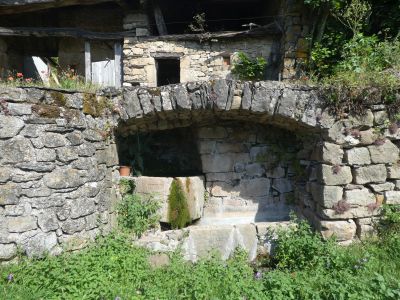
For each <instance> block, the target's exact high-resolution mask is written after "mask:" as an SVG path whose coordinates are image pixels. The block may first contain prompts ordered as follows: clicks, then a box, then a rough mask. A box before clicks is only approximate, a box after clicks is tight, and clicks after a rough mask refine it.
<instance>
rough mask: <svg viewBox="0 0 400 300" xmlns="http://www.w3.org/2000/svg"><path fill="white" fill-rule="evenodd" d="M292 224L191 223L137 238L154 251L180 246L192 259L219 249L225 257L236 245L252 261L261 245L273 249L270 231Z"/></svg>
mask: <svg viewBox="0 0 400 300" xmlns="http://www.w3.org/2000/svg"><path fill="white" fill-rule="evenodd" d="M289 224H290V222H263V223H247V224H236V225H232V224H220V225H212V226H210V225H202V226H190V227H188V228H185V229H182V230H171V231H163V232H161V231H158V232H154V233H149V234H147V235H144V236H143V237H142V238H141V239H139V240H137V241H135V244H136V245H139V246H144V247H147V248H148V249H150V250H152V251H154V252H172V251H175V250H177V249H181V250H182V254H183V256H184V258H185V259H186V260H190V261H196V260H198V259H199V258H201V257H207V256H209V255H210V252H217V253H219V254H220V255H221V258H222V259H227V258H229V257H230V256H231V255H232V254H233V253H234V251H235V250H236V249H237V248H242V249H243V250H245V251H246V252H247V253H248V259H249V260H250V261H251V260H254V259H255V258H256V256H257V251H258V250H260V247H261V248H263V249H261V250H262V251H263V252H267V253H270V251H271V247H272V246H273V245H272V244H273V241H272V240H271V238H270V237H269V235H267V232H269V231H271V230H274V229H276V228H278V227H287V226H289Z"/></svg>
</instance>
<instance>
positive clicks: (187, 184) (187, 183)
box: [185, 178, 191, 194]
mask: <svg viewBox="0 0 400 300" xmlns="http://www.w3.org/2000/svg"><path fill="white" fill-rule="evenodd" d="M185 184H186V192H187V193H188V194H189V193H190V184H191V181H190V178H186V180H185Z"/></svg>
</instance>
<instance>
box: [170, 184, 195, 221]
mask: <svg viewBox="0 0 400 300" xmlns="http://www.w3.org/2000/svg"><path fill="white" fill-rule="evenodd" d="M168 220H169V222H170V224H171V227H172V228H173V229H176V228H183V227H185V226H186V225H188V224H189V223H190V221H191V218H190V213H189V207H188V203H187V196H186V193H185V190H184V187H183V184H182V182H181V181H180V180H179V179H177V178H174V180H173V181H172V183H171V187H170V190H169V196H168Z"/></svg>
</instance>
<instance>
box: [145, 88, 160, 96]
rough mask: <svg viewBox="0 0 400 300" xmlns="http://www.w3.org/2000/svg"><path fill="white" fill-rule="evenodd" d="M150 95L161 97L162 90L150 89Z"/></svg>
mask: <svg viewBox="0 0 400 300" xmlns="http://www.w3.org/2000/svg"><path fill="white" fill-rule="evenodd" d="M148 91H149V94H150V95H152V96H161V89H160V88H158V87H156V88H150V89H148Z"/></svg>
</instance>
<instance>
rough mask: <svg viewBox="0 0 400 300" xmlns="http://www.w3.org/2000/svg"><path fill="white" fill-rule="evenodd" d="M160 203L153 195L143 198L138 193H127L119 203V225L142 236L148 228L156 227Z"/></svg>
mask: <svg viewBox="0 0 400 300" xmlns="http://www.w3.org/2000/svg"><path fill="white" fill-rule="evenodd" d="M159 208H160V204H159V202H158V201H156V200H155V199H154V198H153V197H151V196H150V197H148V198H146V199H145V198H143V197H141V196H139V195H137V194H131V193H128V194H125V195H124V196H123V198H122V201H121V203H120V204H119V205H118V208H117V212H118V225H119V227H120V228H121V229H123V230H125V231H128V232H133V233H134V234H135V235H136V236H138V237H140V236H141V235H142V234H143V233H144V232H145V231H146V230H148V229H150V228H152V227H155V226H156V225H157V222H158V221H159V216H158V214H157V211H158V209H159Z"/></svg>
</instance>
